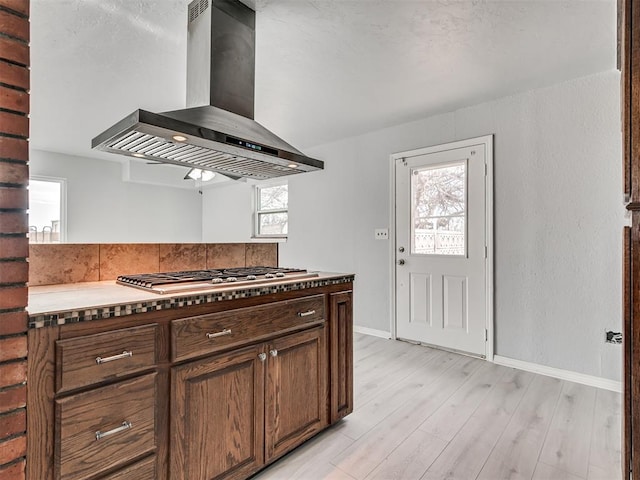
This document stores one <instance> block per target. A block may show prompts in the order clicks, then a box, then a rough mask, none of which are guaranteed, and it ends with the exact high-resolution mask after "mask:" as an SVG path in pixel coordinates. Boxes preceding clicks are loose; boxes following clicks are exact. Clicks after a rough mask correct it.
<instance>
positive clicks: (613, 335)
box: [604, 330, 622, 344]
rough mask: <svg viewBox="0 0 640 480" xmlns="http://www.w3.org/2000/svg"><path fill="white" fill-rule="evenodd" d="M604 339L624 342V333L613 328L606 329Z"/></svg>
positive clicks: (612, 341) (609, 341)
mask: <svg viewBox="0 0 640 480" xmlns="http://www.w3.org/2000/svg"><path fill="white" fill-rule="evenodd" d="M604 341H605V343H618V344H620V343H622V333H620V332H614V331H613V330H605V331H604Z"/></svg>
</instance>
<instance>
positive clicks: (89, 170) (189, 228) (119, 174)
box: [29, 150, 202, 243]
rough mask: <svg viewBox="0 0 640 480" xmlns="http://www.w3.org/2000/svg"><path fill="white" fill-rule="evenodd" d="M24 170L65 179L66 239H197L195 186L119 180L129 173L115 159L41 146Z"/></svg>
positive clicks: (199, 237)
mask: <svg viewBox="0 0 640 480" xmlns="http://www.w3.org/2000/svg"><path fill="white" fill-rule="evenodd" d="M29 170H30V175H32V176H38V175H39V176H53V177H62V178H66V180H67V242H70V243H86V242H101V243H107V242H200V241H202V199H201V195H200V194H199V193H198V191H197V190H196V189H184V188H171V187H168V186H158V185H148V184H141V183H133V182H128V181H123V174H124V175H125V177H128V176H129V172H127V171H126V170H125V171H124V172H123V165H122V164H120V163H119V162H110V161H103V160H95V159H90V158H82V157H75V156H71V155H65V154H60V153H54V152H46V151H41V150H31V151H30V154H29ZM176 173H177V174H179V173H181V175H182V176H184V173H182V172H180V171H178V170H177V169H176ZM163 174H166V172H164V171H163ZM181 178H182V177H180V179H181Z"/></svg>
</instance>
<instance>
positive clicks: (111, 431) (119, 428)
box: [96, 420, 133, 441]
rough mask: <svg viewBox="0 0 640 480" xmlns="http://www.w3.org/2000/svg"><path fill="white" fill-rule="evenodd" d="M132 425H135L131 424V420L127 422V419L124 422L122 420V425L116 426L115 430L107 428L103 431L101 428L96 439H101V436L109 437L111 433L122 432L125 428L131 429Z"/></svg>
mask: <svg viewBox="0 0 640 480" xmlns="http://www.w3.org/2000/svg"><path fill="white" fill-rule="evenodd" d="M132 426H133V425H131V422H127V421H126V420H125V421H124V422H122V425H120V426H119V427H116V428H114V429H113V430H107V431H106V432H101V431H100V430H98V431H97V432H96V441H97V440H100V439H101V438H104V437H108V436H109V435H113V434H114V433H120V432H124V431H125V430H129V429H130V428H131V427H132Z"/></svg>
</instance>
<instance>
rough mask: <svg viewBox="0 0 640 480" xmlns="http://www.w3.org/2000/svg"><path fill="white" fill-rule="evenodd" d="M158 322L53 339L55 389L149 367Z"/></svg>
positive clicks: (62, 389)
mask: <svg viewBox="0 0 640 480" xmlns="http://www.w3.org/2000/svg"><path fill="white" fill-rule="evenodd" d="M156 328H157V325H156V324H153V325H145V326H142V327H133V328H124V329H121V330H114V331H111V332H106V333H98V334H96V335H86V336H84V337H77V338H70V339H67V340H58V341H57V342H56V356H57V358H56V392H57V393H60V392H67V391H69V390H73V389H76V388H79V387H84V386H87V385H92V384H94V383H98V382H101V381H104V380H108V379H112V378H118V377H122V376H124V375H130V374H132V373H137V372H141V371H144V370H147V369H149V368H152V367H153V366H154V365H155V363H156Z"/></svg>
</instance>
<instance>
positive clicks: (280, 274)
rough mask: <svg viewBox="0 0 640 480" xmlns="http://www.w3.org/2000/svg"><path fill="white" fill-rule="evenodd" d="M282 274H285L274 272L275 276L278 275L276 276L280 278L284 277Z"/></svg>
mask: <svg viewBox="0 0 640 480" xmlns="http://www.w3.org/2000/svg"><path fill="white" fill-rule="evenodd" d="M284 276H285V275H284V273H282V272H278V273H276V277H278V278H282V277H284Z"/></svg>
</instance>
